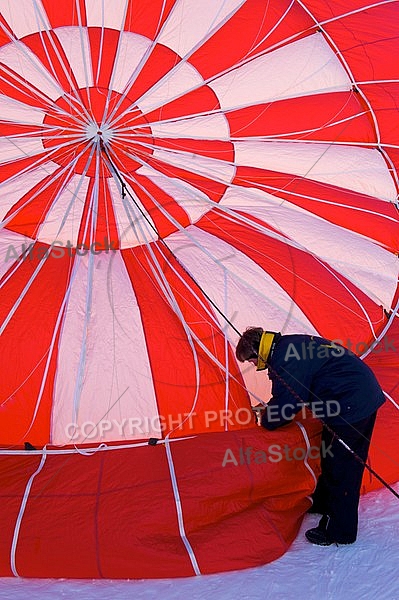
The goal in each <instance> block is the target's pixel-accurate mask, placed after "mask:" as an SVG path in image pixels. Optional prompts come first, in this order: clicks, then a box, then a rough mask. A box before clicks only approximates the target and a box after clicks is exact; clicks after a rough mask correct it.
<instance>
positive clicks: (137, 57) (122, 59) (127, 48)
mask: <svg viewBox="0 0 399 600" xmlns="http://www.w3.org/2000/svg"><path fill="white" fill-rule="evenodd" d="M151 43H152V42H151V40H149V39H148V38H146V37H144V36H142V35H138V34H137V33H131V32H130V31H124V32H123V33H122V34H121V37H120V40H119V52H118V54H117V56H116V57H115V63H114V72H113V75H112V82H111V83H112V89H113V90H115V91H117V92H119V93H120V94H122V93H123V91H124V89H125V87H126V85H127V83H128V81H129V79H130V77H131V76H132V75H133V74H134V72H135V70H136V68H137V67H138V65H139V64H140V61H141V59H142V58H143V56H144V55H145V53H146V52H147V50H148V48H149V47H150V46H151Z"/></svg>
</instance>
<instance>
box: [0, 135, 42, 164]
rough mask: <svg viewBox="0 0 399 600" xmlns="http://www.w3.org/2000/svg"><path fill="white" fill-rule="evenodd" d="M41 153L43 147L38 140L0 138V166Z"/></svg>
mask: <svg viewBox="0 0 399 600" xmlns="http://www.w3.org/2000/svg"><path fill="white" fill-rule="evenodd" d="M42 152H44V146H43V144H42V141H41V139H40V138H35V137H18V138H13V137H12V136H10V137H9V138H5V137H3V138H0V164H3V163H7V162H10V161H13V160H19V159H20V158H27V157H29V156H35V155H36V154H41V153H42Z"/></svg>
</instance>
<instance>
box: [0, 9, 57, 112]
mask: <svg viewBox="0 0 399 600" xmlns="http://www.w3.org/2000/svg"><path fill="white" fill-rule="evenodd" d="M18 12H19V11H18ZM0 62H2V63H3V64H4V65H6V66H7V67H9V68H10V69H12V70H13V71H15V72H16V73H18V75H20V76H21V77H23V79H26V80H27V81H28V82H29V83H30V84H31V85H32V86H34V87H35V88H36V89H37V90H39V91H40V92H42V93H43V94H45V95H46V96H48V97H49V98H51V100H56V99H57V98H59V97H60V96H62V95H63V94H64V91H63V89H62V88H61V87H60V86H59V85H58V83H57V82H56V80H55V79H54V78H53V76H52V75H51V74H50V73H49V72H48V71H47V69H46V68H45V67H44V66H43V65H42V63H41V62H40V60H39V59H38V58H37V57H36V56H35V55H34V54H33V52H32V51H31V50H30V48H28V47H27V46H25V45H24V44H23V43H22V42H20V43H18V44H16V43H11V44H6V45H5V46H3V47H2V48H0Z"/></svg>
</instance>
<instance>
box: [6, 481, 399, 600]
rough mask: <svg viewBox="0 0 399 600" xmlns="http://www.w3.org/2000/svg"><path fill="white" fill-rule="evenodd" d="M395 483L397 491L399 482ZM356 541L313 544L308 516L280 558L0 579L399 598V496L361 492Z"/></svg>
mask: <svg viewBox="0 0 399 600" xmlns="http://www.w3.org/2000/svg"><path fill="white" fill-rule="evenodd" d="M394 487H395V490H396V491H398V492H399V483H398V484H396V485H395V486H394ZM359 515H360V527H359V537H358V540H357V542H356V544H354V545H353V546H347V547H345V546H340V547H336V546H329V547H318V546H313V545H311V544H309V543H308V542H307V541H306V540H305V539H304V531H305V530H306V529H308V528H309V527H313V526H314V525H315V524H317V521H318V517H317V515H307V516H306V517H305V520H304V522H303V524H302V528H301V531H300V533H299V535H298V538H297V539H296V541H295V542H294V544H293V545H292V546H291V548H290V550H289V551H288V552H287V553H286V554H285V555H284V556H283V557H282V558H280V559H279V560H277V561H275V562H274V563H270V564H268V565H265V566H263V567H259V568H256V569H247V570H245V571H235V572H230V573H223V574H218V575H206V576H202V577H191V578H185V579H162V580H147V581H145V580H140V581H82V580H72V581H67V580H49V579H8V578H6V579H0V600H11V599H12V600H53V599H58V598H72V597H76V598H78V600H111V599H112V600H132V599H134V600H150V599H151V600H153V599H154V598H156V597H160V598H163V599H166V600H183V599H184V600H186V599H187V598H188V599H189V600H208V599H209V598H212V600H235V599H237V600H241V599H248V600H265V599H267V600H348V599H350V600H371V599H373V600H374V598H378V600H397V599H399V569H398V565H399V500H398V499H396V498H395V497H394V496H393V495H392V494H391V493H390V492H389V491H388V490H386V489H383V490H379V491H377V492H372V493H370V494H368V495H367V496H365V497H363V498H362V499H361V505H360V511H359Z"/></svg>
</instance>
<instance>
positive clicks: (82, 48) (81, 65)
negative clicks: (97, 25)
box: [54, 27, 93, 88]
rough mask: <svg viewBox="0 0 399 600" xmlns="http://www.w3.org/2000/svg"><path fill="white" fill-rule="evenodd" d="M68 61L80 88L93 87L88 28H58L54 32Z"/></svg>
mask: <svg viewBox="0 0 399 600" xmlns="http://www.w3.org/2000/svg"><path fill="white" fill-rule="evenodd" d="M54 31H55V34H56V35H57V37H58V39H59V40H60V44H61V46H62V48H63V50H64V52H65V55H66V57H67V59H68V63H69V65H70V67H71V69H72V73H73V74H74V76H75V79H76V81H77V84H78V87H80V88H84V87H86V86H88V87H91V86H92V85H93V72H92V66H91V51H90V42H89V35H88V32H87V28H86V27H57V29H55V30H54Z"/></svg>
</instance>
